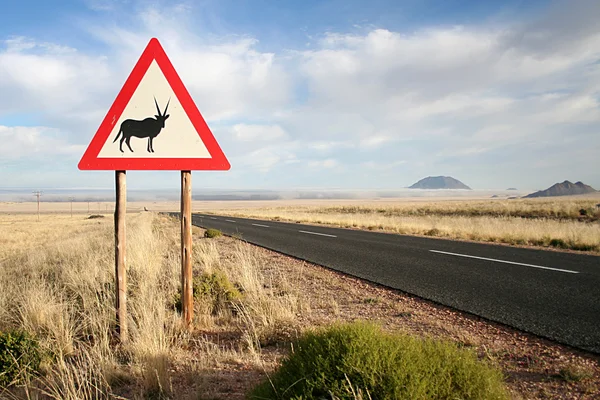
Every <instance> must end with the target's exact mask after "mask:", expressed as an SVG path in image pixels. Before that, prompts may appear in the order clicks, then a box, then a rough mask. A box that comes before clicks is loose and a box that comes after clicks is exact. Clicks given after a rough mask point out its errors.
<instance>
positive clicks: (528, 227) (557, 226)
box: [216, 198, 600, 252]
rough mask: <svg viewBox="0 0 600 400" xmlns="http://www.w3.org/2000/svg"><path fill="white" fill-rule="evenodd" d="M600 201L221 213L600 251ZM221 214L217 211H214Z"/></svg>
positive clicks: (411, 204)
mask: <svg viewBox="0 0 600 400" xmlns="http://www.w3.org/2000/svg"><path fill="white" fill-rule="evenodd" d="M598 202H599V199H572V198H570V199H556V200H533V199H532V200H521V199H519V200H488V201H481V200H476V201H466V200H465V201H437V202H427V203H425V202H406V203H403V202H398V203H396V204H393V205H390V204H386V205H376V204H374V203H372V204H368V203H367V202H366V201H365V204H357V205H345V206H314V207H311V206H293V207H272V208H258V209H250V208H247V209H237V210H228V209H222V210H219V211H218V212H219V213H226V214H228V215H231V216H238V217H252V218H266V219H271V220H280V221H288V222H300V223H314V224H326V225H332V226H338V227H344V228H359V229H367V230H375V231H385V232H394V233H400V234H409V235H426V236H435V237H445V238H451V239H463V240H474V241H482V242H496V243H506V244H511V245H528V246H540V247H550V248H558V249H570V250H579V251H592V252H600V208H599V207H597V206H596V204H598ZM216 212H217V211H216Z"/></svg>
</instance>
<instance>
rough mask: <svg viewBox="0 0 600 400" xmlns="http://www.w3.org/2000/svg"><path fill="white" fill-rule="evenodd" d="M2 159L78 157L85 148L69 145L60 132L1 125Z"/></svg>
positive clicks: (49, 129)
mask: <svg viewBox="0 0 600 400" xmlns="http://www.w3.org/2000/svg"><path fill="white" fill-rule="evenodd" d="M0 143H2V146H0V158H2V159H5V160H6V159H10V160H16V159H23V158H31V157H39V156H56V155H69V156H72V155H76V154H81V153H83V151H84V150H85V147H84V146H80V145H74V144H70V143H68V142H67V141H66V140H65V139H64V138H63V137H61V135H60V132H58V131H57V130H55V129H51V128H47V127H23V126H16V127H8V126H2V125H0Z"/></svg>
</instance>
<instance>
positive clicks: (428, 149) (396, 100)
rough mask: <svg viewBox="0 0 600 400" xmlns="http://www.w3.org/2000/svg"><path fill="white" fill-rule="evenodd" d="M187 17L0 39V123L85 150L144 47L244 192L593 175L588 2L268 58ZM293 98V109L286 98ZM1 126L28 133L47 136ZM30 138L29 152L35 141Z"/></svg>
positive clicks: (596, 74)
mask: <svg viewBox="0 0 600 400" xmlns="http://www.w3.org/2000/svg"><path fill="white" fill-rule="evenodd" d="M90 1H91V3H90V4H91V5H92V6H94V7H97V8H115V7H116V8H119V7H120V5H119V4H118V3H116V2H113V1H112V0H110V1H105V0H102V1H96V0H90ZM190 4H192V3H190ZM190 7H192V8H193V6H187V5H181V6H175V7H170V8H168V9H165V10H162V9H161V10H158V9H157V8H153V7H148V8H145V9H144V10H142V12H138V14H136V15H134V16H133V17H132V19H131V24H129V25H127V26H124V25H122V24H121V25H120V24H117V23H116V22H113V21H110V20H109V19H103V20H101V21H95V22H93V23H89V24H86V25H85V32H84V34H91V35H92V37H93V38H94V39H95V40H97V41H99V42H100V43H101V44H103V45H104V47H102V48H103V49H104V50H102V52H94V53H92V52H89V53H86V52H85V51H82V49H74V48H70V47H68V46H64V45H62V44H60V43H54V44H53V43H44V42H41V41H37V40H34V39H28V38H22V37H13V38H9V39H7V40H6V41H5V42H4V48H3V49H0V92H2V94H3V96H1V97H0V118H2V116H3V115H9V114H15V113H17V114H18V113H23V114H27V113H42V114H44V121H43V123H42V124H40V125H45V126H53V127H56V128H57V129H60V132H61V134H62V135H61V136H60V138H61V139H53V140H61V141H62V142H60V143H59V144H57V145H55V147H57V148H65V147H68V144H72V143H77V144H83V143H85V144H87V142H88V141H89V139H90V138H91V136H92V134H93V133H94V132H95V129H96V128H97V126H98V125H99V123H100V121H101V119H102V117H103V116H104V114H105V113H106V110H107V108H108V106H110V104H111V102H112V100H113V99H114V97H115V95H116V93H117V92H118V90H119V88H120V86H121V85H122V83H123V82H124V80H125V78H126V76H127V74H128V73H129V72H130V71H131V68H132V66H133V65H134V63H135V61H136V60H137V58H138V57H139V54H140V52H141V50H142V49H143V48H144V46H145V45H146V44H147V41H148V38H149V37H152V36H155V35H156V36H158V37H160V38H161V43H162V44H163V46H164V47H165V50H166V51H167V53H168V55H169V57H170V59H171V60H172V62H173V64H174V66H175V68H176V69H177V71H178V73H179V75H180V77H181V78H182V80H183V81H184V82H185V84H186V86H187V88H188V90H189V91H190V93H191V94H192V97H193V98H194V100H195V102H196V104H197V105H198V107H199V109H200V111H201V112H202V114H203V115H204V117H205V118H206V119H207V121H208V123H209V125H210V126H211V127H212V126H215V125H217V126H218V127H219V128H218V129H217V132H218V134H219V137H218V138H217V139H218V140H220V141H221V140H223V141H225V145H226V146H224V148H226V149H227V150H228V152H229V154H228V157H229V158H230V161H231V162H232V170H236V171H238V172H239V173H240V174H245V175H246V176H247V177H248V178H249V179H250V180H252V179H253V176H254V174H256V173H257V172H258V173H269V172H273V171H276V172H278V173H280V175H281V176H287V179H288V181H286V182H285V184H286V185H287V184H290V185H293V184H294V183H293V179H294V177H295V176H296V175H300V174H297V172H298V171H299V169H300V168H305V167H307V166H308V167H309V168H310V169H311V171H312V173H313V174H314V175H312V176H313V177H314V179H315V183H317V184H318V182H321V181H322V182H326V183H325V185H327V183H331V182H330V181H327V179H328V175H327V174H317V173H316V172H315V170H328V171H349V170H352V169H351V168H345V167H352V166H359V167H362V168H365V169H368V170H373V171H376V170H382V171H383V170H389V172H390V174H389V175H390V176H391V175H392V172H395V169H396V168H397V169H402V170H403V171H405V172H406V171H408V172H407V173H405V174H404V175H403V179H406V180H408V181H412V180H413V178H415V179H417V178H422V177H423V176H427V175H431V174H438V173H443V174H450V173H452V171H459V172H460V173H461V176H463V177H464V179H465V180H467V181H469V182H470V183H472V184H473V186H477V181H478V180H479V181H480V182H487V177H486V175H485V174H486V171H489V170H492V169H493V170H494V171H495V172H494V174H495V175H494V176H499V175H503V176H506V178H503V179H506V180H507V181H508V180H525V179H529V180H531V181H534V180H537V179H538V176H539V174H540V170H533V169H532V168H530V167H532V166H533V162H532V161H530V160H531V159H537V160H538V164H539V160H540V159H542V158H543V159H553V158H557V157H561V159H562V158H564V159H567V160H569V163H570V164H569V163H567V164H564V162H563V164H561V168H571V169H572V170H573V171H577V172H578V173H580V174H581V176H579V177H578V178H577V179H582V180H584V181H585V179H586V177H596V176H597V175H593V173H592V172H586V171H595V170H597V168H595V167H597V161H596V164H595V165H592V164H594V161H593V160H597V158H595V157H596V156H597V154H596V153H594V152H597V148H598V146H600V135H599V134H598V130H597V126H599V123H600V104H599V99H600V64H599V63H598V60H599V59H600V31H599V30H598V29H597V25H596V24H597V22H596V19H595V17H594V16H597V15H598V12H600V3H598V2H593V1H590V2H588V3H587V4H586V3H585V2H577V4H569V5H562V6H555V9H551V10H550V11H548V12H546V13H545V14H544V13H540V14H539V15H538V16H537V17H536V19H535V20H529V21H524V22H521V23H516V24H508V23H505V24H500V23H496V24H495V25H494V26H491V25H489V26H486V25H483V24H480V25H468V26H455V27H439V26H425V27H422V28H419V29H417V30H415V31H414V32H394V31H392V30H390V29H383V28H382V29H372V30H371V31H368V32H364V31H363V32H364V33H362V34H356V33H344V32H337V33H335V32H332V33H328V34H324V35H323V36H322V37H321V39H320V40H317V41H316V42H315V41H313V40H312V39H311V43H316V44H311V46H312V47H309V50H307V49H306V47H305V46H304V45H303V44H299V45H298V46H296V48H289V49H286V50H283V51H278V52H275V51H272V50H271V49H269V45H268V43H262V42H261V41H260V40H261V39H263V38H261V37H251V36H244V35H227V36H219V35H215V34H212V35H205V34H201V33H200V32H199V31H198V30H197V28H196V21H195V20H194V18H193V16H192V15H193V13H192V12H191V9H190ZM561 7H562V8H561ZM567 11H568V12H567ZM574 16H576V18H575V17H574ZM361 29H362V28H361ZM297 89H301V92H302V93H303V96H305V97H306V98H305V99H303V101H302V102H301V103H295V102H294V100H293V99H294V96H295V95H296V94H297V93H296V91H297ZM306 89H308V90H306ZM304 92H306V95H304ZM0 121H1V120H0ZM5 129H33V130H36V129H37V130H38V134H40V135H41V132H46V131H43V129H48V128H6V127H5ZM53 132H58V131H53ZM30 134H31V132H30ZM46 134H47V133H44V135H46ZM65 134H66V135H65ZM12 135H13V136H11V138H12V140H13V141H15V143H17V144H16V145H15V146H16V147H15V148H17V149H21V150H19V151H16V153H15V154H21V156H24V153H23V149H25V148H27V143H28V142H27V141H25V142H23V143H22V142H20V141H19V140H22V139H16V138H15V137H14V134H12ZM44 135H42V136H38V138H39V139H36V140H40V141H42V142H43V141H44V140H46V142H45V143H48V140H50V139H48V138H46V137H45V136H44ZM22 136H23V137H26V136H27V135H22ZM23 140H24V139H23ZM565 143H586V146H585V147H584V148H581V147H579V148H578V149H577V150H576V151H575V149H573V148H570V147H568V146H565V145H564V144H565ZM30 147H31V146H30ZM39 149H40V150H39V151H42V148H41V147H40V148H39ZM4 151H6V150H4ZM398 160H401V161H398ZM561 162H562V161H561ZM554 165H559V163H558V161H557V162H556V163H555V164H554ZM569 165H570V167H569ZM502 168H504V169H502ZM497 171H501V172H497ZM547 174H548V178H547V179H550V175H549V174H550V172H547ZM586 174H587V175H586ZM382 175H383V174H382ZM304 176H306V179H307V180H308V179H310V177H309V175H304ZM594 179H596V180H597V177H596V178H594ZM550 180H551V179H550ZM289 182H291V183H289ZM365 183H367V184H370V183H371V182H369V181H365ZM409 183H410V182H404V181H403V182H402V184H409ZM550 183H552V182H550ZM353 184H354V182H353ZM385 184H386V183H383V182H382V185H385ZM389 184H390V185H398V184H399V182H398V181H397V179H396V180H391V181H390V183H389ZM501 185H502V186H504V185H505V183H502V184H501ZM515 185H517V184H515ZM488 186H489V185H488ZM511 186H512V184H511ZM536 186H537V185H536Z"/></svg>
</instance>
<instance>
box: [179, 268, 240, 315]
mask: <svg viewBox="0 0 600 400" xmlns="http://www.w3.org/2000/svg"><path fill="white" fill-rule="evenodd" d="M192 290H193V294H194V300H196V301H202V302H207V303H208V304H209V306H210V307H209V308H210V310H211V314H218V313H219V312H220V311H223V310H226V309H229V308H230V306H231V303H232V302H233V301H234V300H236V299H238V298H240V297H241V294H240V292H239V290H238V289H237V288H236V287H235V286H234V285H233V284H232V283H231V281H230V280H229V279H228V278H227V275H225V274H224V273H223V272H221V271H215V272H213V273H212V274H206V273H205V274H202V275H200V276H199V277H195V278H194V282H193V283H192ZM175 309H177V311H179V312H181V288H180V289H179V291H178V292H177V294H176V295H175Z"/></svg>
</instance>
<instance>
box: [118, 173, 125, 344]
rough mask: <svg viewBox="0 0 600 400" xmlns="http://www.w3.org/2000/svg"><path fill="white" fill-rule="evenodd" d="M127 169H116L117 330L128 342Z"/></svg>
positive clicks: (123, 341) (122, 339)
mask: <svg viewBox="0 0 600 400" xmlns="http://www.w3.org/2000/svg"><path fill="white" fill-rule="evenodd" d="M125 178H126V175H125V171H115V192H116V196H115V197H116V201H115V289H116V293H115V300H116V304H115V305H116V310H117V332H118V333H119V339H120V340H121V343H125V342H127V339H128V329H127V259H126V253H127V248H126V247H127V246H126V240H125V237H126V236H125V229H126V221H125V216H126V214H127V182H126V179H125Z"/></svg>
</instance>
